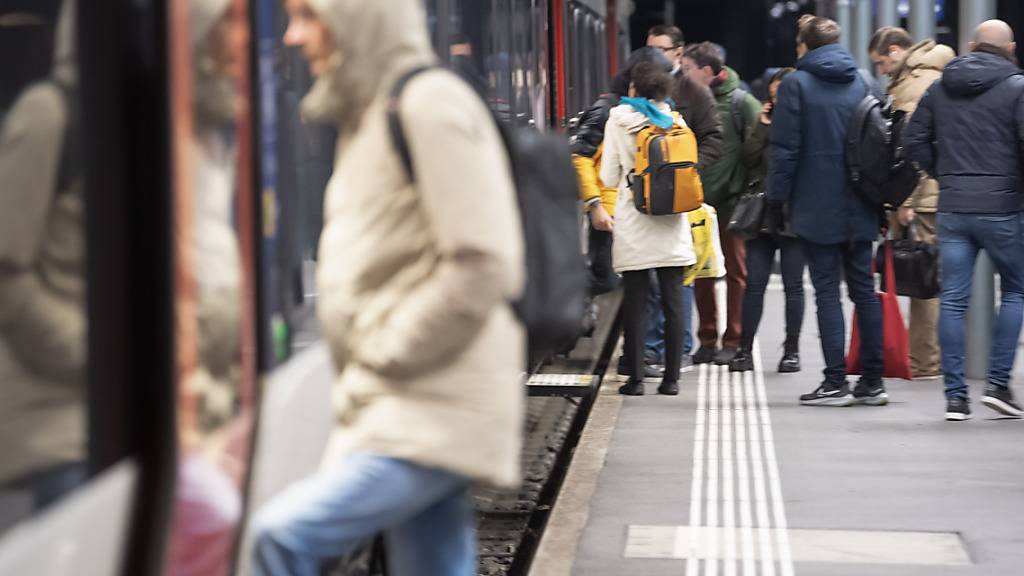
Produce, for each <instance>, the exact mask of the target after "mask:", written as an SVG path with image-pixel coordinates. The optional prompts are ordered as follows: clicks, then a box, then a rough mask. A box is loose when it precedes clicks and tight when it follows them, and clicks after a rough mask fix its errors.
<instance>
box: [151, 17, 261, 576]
mask: <svg viewBox="0 0 1024 576" xmlns="http://www.w3.org/2000/svg"><path fill="white" fill-rule="evenodd" d="M170 26H171V28H170V33H169V38H170V45H171V86H172V96H171V110H172V113H173V118H174V120H175V122H174V132H173V139H172V157H173V164H174V174H175V176H176V179H175V182H174V189H173V209H174V220H175V230H174V271H175V275H174V276H175V295H176V296H175V314H176V336H175V340H176V346H175V348H176V368H177V370H176V372H177V383H178V386H177V428H176V429H177V454H178V457H177V461H178V463H177V480H176V489H175V499H174V510H173V517H172V528H171V534H170V542H169V545H168V550H167V558H166V562H165V566H166V572H165V573H166V574H169V575H174V576H191V575H197V574H211V575H227V574H228V573H229V571H230V567H231V565H232V563H233V560H234V554H233V550H234V545H235V542H236V539H237V535H238V528H239V525H240V521H241V517H242V510H243V500H244V498H243V495H244V485H245V482H246V479H247V477H248V461H249V452H250V442H251V436H252V433H251V430H252V422H253V420H254V418H253V415H254V413H255V368H256V367H255V345H256V344H255V310H256V305H255V301H254V294H255V286H254V271H255V261H254V257H255V221H254V220H255V199H256V194H255V193H254V192H253V186H252V182H251V176H250V175H251V174H252V166H251V136H250V134H251V126H250V121H249V118H250V114H249V110H250V109H251V108H250V102H249V91H248V86H249V77H248V75H249V58H248V49H249V46H250V41H249V34H250V33H249V30H250V27H249V17H248V2H247V1H246V0H218V1H213V0H192V1H191V2H188V3H185V4H184V5H182V3H177V4H175V5H174V7H172V9H171V18H170Z"/></svg>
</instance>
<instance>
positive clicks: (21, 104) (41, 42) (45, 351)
mask: <svg viewBox="0 0 1024 576" xmlns="http://www.w3.org/2000/svg"><path fill="white" fill-rule="evenodd" d="M21 5H22V6H26V8H21V9H18V10H15V11H6V12H5V11H3V10H0V399H2V400H0V532H2V531H4V530H6V529H7V528H9V527H10V526H12V525H13V524H14V523H16V522H18V521H20V520H21V519H23V518H26V517H28V516H30V515H31V514H33V513H34V512H35V511H36V510H39V509H40V508H42V507H44V506H46V505H48V504H50V503H52V502H54V501H55V500H57V499H58V498H60V497H61V496H62V495H64V494H66V493H67V492H69V491H70V490H72V489H74V488H75V487H76V486H78V485H80V484H82V483H84V481H85V479H86V470H87V465H86V445H87V441H86V430H87V422H86V419H87V409H86V365H87V357H88V354H87V349H88V346H87V340H86V339H87V334H86V324H87V322H86V311H85V295H86V286H85V283H86V276H85V269H86V260H85V229H84V228H85V223H84V219H85V209H84V208H85V207H84V198H83V190H82V163H81V161H80V157H81V153H82V151H81V142H80V140H79V136H80V135H79V131H78V125H79V121H78V120H79V118H78V114H77V112H76V110H77V107H78V69H77V59H76V56H75V55H76V46H75V37H74V29H75V26H74V19H75V14H74V5H73V2H72V1H71V0H66V1H65V2H63V3H60V2H56V1H47V2H38V3H36V2H33V3H22V4H21Z"/></svg>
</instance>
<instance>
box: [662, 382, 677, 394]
mask: <svg viewBox="0 0 1024 576" xmlns="http://www.w3.org/2000/svg"><path fill="white" fill-rule="evenodd" d="M658 394H662V395H664V396H677V395H679V383H678V382H662V383H661V386H658Z"/></svg>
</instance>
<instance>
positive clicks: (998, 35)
mask: <svg viewBox="0 0 1024 576" xmlns="http://www.w3.org/2000/svg"><path fill="white" fill-rule="evenodd" d="M974 43H975V44H991V45H993V46H999V47H1000V48H1004V49H1010V46H1011V45H1012V44H1013V43H1014V42H1013V28H1010V25H1009V24H1007V23H1006V22H1003V21H1002V20H988V21H986V22H982V23H981V25H979V26H978V28H977V30H975V31H974Z"/></svg>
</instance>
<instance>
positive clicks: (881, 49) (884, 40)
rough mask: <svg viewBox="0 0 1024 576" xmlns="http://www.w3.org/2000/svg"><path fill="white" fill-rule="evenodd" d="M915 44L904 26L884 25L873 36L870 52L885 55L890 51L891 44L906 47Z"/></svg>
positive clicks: (869, 46)
mask: <svg viewBox="0 0 1024 576" xmlns="http://www.w3.org/2000/svg"><path fill="white" fill-rule="evenodd" d="M913 45H914V40H913V39H911V37H910V34H909V33H907V31H906V30H904V29H903V28H899V27H897V26H884V27H882V28H879V29H878V30H877V31H876V32H875V35H874V36H872V37H871V43H870V44H868V52H872V53H874V54H878V55H879V56H885V55H886V54H888V53H889V47H890V46H899V47H900V48H904V49H906V48H910V47H911V46H913Z"/></svg>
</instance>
